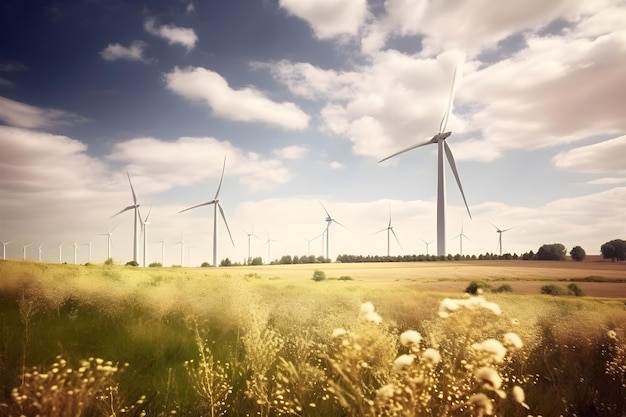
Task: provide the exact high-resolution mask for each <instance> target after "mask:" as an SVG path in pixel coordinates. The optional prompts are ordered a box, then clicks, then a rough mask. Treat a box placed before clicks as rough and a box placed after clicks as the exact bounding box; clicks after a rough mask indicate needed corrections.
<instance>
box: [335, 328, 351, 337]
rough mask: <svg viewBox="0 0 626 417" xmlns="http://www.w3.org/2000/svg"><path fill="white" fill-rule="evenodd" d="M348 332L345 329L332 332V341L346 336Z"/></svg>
mask: <svg viewBox="0 0 626 417" xmlns="http://www.w3.org/2000/svg"><path fill="white" fill-rule="evenodd" d="M347 333H348V332H347V331H346V330H345V329H342V328H337V329H335V330H333V336H332V337H333V339H336V338H338V337H341V336H344V335H346V334H347Z"/></svg>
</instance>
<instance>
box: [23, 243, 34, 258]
mask: <svg viewBox="0 0 626 417" xmlns="http://www.w3.org/2000/svg"><path fill="white" fill-rule="evenodd" d="M30 245H32V243H28V244H26V245H22V248H23V249H24V260H26V248H27V247H29V246H30Z"/></svg>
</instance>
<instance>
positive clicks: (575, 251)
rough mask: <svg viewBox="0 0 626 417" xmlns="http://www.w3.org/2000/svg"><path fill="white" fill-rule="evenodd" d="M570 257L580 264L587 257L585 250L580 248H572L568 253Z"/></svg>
mask: <svg viewBox="0 0 626 417" xmlns="http://www.w3.org/2000/svg"><path fill="white" fill-rule="evenodd" d="M569 254H570V256H571V257H572V259H573V260H575V261H577V262H581V261H584V260H585V258H586V257H587V253H586V252H585V250H584V249H583V248H582V247H580V246H574V247H573V248H572V250H571V251H569Z"/></svg>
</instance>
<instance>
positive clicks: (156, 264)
mask: <svg viewBox="0 0 626 417" xmlns="http://www.w3.org/2000/svg"><path fill="white" fill-rule="evenodd" d="M148 266H149V267H150V268H160V267H162V266H163V264H161V262H152V263H151V264H150V265H148Z"/></svg>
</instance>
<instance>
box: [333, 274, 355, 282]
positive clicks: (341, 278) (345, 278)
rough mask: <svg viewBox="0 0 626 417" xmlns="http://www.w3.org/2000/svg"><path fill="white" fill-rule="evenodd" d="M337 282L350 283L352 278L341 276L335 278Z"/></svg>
mask: <svg viewBox="0 0 626 417" xmlns="http://www.w3.org/2000/svg"><path fill="white" fill-rule="evenodd" d="M337 280H338V281H352V277H351V276H348V275H343V276H340V277H339V278H337Z"/></svg>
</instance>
